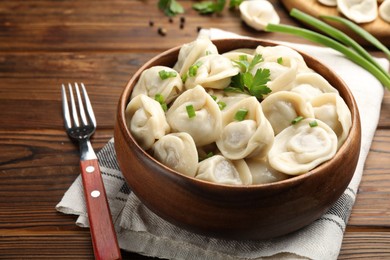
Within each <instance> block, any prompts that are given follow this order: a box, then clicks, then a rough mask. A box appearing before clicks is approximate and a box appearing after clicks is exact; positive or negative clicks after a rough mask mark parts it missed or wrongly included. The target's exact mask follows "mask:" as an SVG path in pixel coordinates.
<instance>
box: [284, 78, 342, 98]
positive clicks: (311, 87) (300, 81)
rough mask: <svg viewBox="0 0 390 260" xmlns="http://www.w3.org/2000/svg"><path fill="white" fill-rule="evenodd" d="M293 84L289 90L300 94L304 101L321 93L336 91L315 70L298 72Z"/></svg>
mask: <svg viewBox="0 0 390 260" xmlns="http://www.w3.org/2000/svg"><path fill="white" fill-rule="evenodd" d="M294 85H295V86H294V87H293V88H292V89H291V91H292V92H294V93H298V94H300V95H301V96H302V97H303V98H304V99H305V100H306V101H310V100H311V99H312V98H314V97H316V96H319V95H321V94H323V93H338V91H337V89H335V88H334V87H333V86H332V85H330V84H329V82H328V81H327V80H326V79H325V78H324V77H322V76H321V75H320V74H318V73H315V72H308V73H300V74H298V75H297V77H296V79H295V81H294Z"/></svg>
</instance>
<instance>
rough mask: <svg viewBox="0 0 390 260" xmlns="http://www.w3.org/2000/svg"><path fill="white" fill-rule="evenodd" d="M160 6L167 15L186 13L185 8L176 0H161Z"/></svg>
mask: <svg viewBox="0 0 390 260" xmlns="http://www.w3.org/2000/svg"><path fill="white" fill-rule="evenodd" d="M158 8H160V10H162V11H163V12H164V13H165V15H167V16H175V15H177V14H182V13H184V8H183V6H182V5H181V4H179V3H178V2H177V1H176V0H159V1H158Z"/></svg>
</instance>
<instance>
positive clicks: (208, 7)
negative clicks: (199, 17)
mask: <svg viewBox="0 0 390 260" xmlns="http://www.w3.org/2000/svg"><path fill="white" fill-rule="evenodd" d="M225 4H226V0H216V1H202V2H199V3H195V4H193V5H192V8H193V9H194V10H196V11H198V13H200V14H212V13H220V12H222V10H223V9H224V8H225Z"/></svg>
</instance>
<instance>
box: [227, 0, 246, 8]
mask: <svg viewBox="0 0 390 260" xmlns="http://www.w3.org/2000/svg"><path fill="white" fill-rule="evenodd" d="M242 2H244V0H230V3H229V9H234V8H236V7H239V6H240V4H241V3H242Z"/></svg>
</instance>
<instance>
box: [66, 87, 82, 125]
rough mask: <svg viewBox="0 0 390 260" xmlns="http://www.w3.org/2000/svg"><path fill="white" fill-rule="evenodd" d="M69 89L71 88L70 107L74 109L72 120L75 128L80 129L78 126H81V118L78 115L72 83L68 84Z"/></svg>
mask: <svg viewBox="0 0 390 260" xmlns="http://www.w3.org/2000/svg"><path fill="white" fill-rule="evenodd" d="M68 88H69V96H70V106H71V108H72V119H73V122H74V124H75V126H77V127H78V126H80V123H79V116H78V115H77V110H76V102H75V99H74V96H73V89H72V85H71V84H70V83H68Z"/></svg>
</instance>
